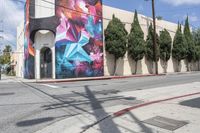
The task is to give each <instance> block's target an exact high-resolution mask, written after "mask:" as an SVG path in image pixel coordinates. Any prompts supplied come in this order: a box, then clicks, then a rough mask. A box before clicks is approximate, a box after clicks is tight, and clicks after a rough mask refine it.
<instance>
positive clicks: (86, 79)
mask: <svg viewBox="0 0 200 133" xmlns="http://www.w3.org/2000/svg"><path fill="white" fill-rule="evenodd" d="M164 75H166V74H158V75H155V74H143V75H130V76H102V77H83V78H69V79H39V80H38V79H23V78H17V80H19V81H22V82H31V83H59V82H76V81H92V80H110V79H123V78H134V77H149V76H164Z"/></svg>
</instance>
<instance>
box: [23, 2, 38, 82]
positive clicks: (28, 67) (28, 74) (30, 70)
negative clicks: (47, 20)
mask: <svg viewBox="0 0 200 133" xmlns="http://www.w3.org/2000/svg"><path fill="white" fill-rule="evenodd" d="M29 14H30V0H27V2H26V6H25V17H24V18H25V21H24V27H25V28H24V30H25V31H24V33H25V38H24V78H27V79H33V78H35V67H34V64H35V62H34V57H35V50H34V48H33V45H32V42H31V39H30V32H29V24H30V22H29V20H30V17H29Z"/></svg>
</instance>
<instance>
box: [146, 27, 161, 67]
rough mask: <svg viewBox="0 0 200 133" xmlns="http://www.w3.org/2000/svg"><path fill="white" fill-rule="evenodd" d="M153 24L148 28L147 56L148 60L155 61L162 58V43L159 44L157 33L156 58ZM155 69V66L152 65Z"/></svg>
mask: <svg viewBox="0 0 200 133" xmlns="http://www.w3.org/2000/svg"><path fill="white" fill-rule="evenodd" d="M153 36H154V34H153V26H152V24H150V26H149V29H148V35H147V40H146V57H147V60H149V61H152V62H153V63H154V62H156V61H158V60H159V58H160V45H159V37H158V34H156V36H157V37H156V39H157V40H156V42H157V46H158V47H157V49H156V51H157V55H156V58H155V56H154V44H153ZM152 69H153V67H152Z"/></svg>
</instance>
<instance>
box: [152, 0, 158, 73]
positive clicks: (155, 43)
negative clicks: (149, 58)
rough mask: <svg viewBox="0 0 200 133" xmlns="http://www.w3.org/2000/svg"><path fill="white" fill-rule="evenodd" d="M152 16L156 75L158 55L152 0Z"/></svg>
mask: <svg viewBox="0 0 200 133" xmlns="http://www.w3.org/2000/svg"><path fill="white" fill-rule="evenodd" d="M152 14H153V30H154V33H153V34H154V36H153V44H154V58H155V69H156V70H155V72H156V74H158V62H157V55H158V53H157V52H158V49H157V48H158V44H157V42H156V40H157V38H156V37H157V36H156V16H155V4H154V0H152Z"/></svg>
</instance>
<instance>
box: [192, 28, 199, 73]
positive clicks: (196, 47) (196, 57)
mask: <svg viewBox="0 0 200 133" xmlns="http://www.w3.org/2000/svg"><path fill="white" fill-rule="evenodd" d="M192 35H193V40H194V44H195V61H196V62H197V63H198V70H200V29H197V30H196V31H194V32H193V34H192Z"/></svg>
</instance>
